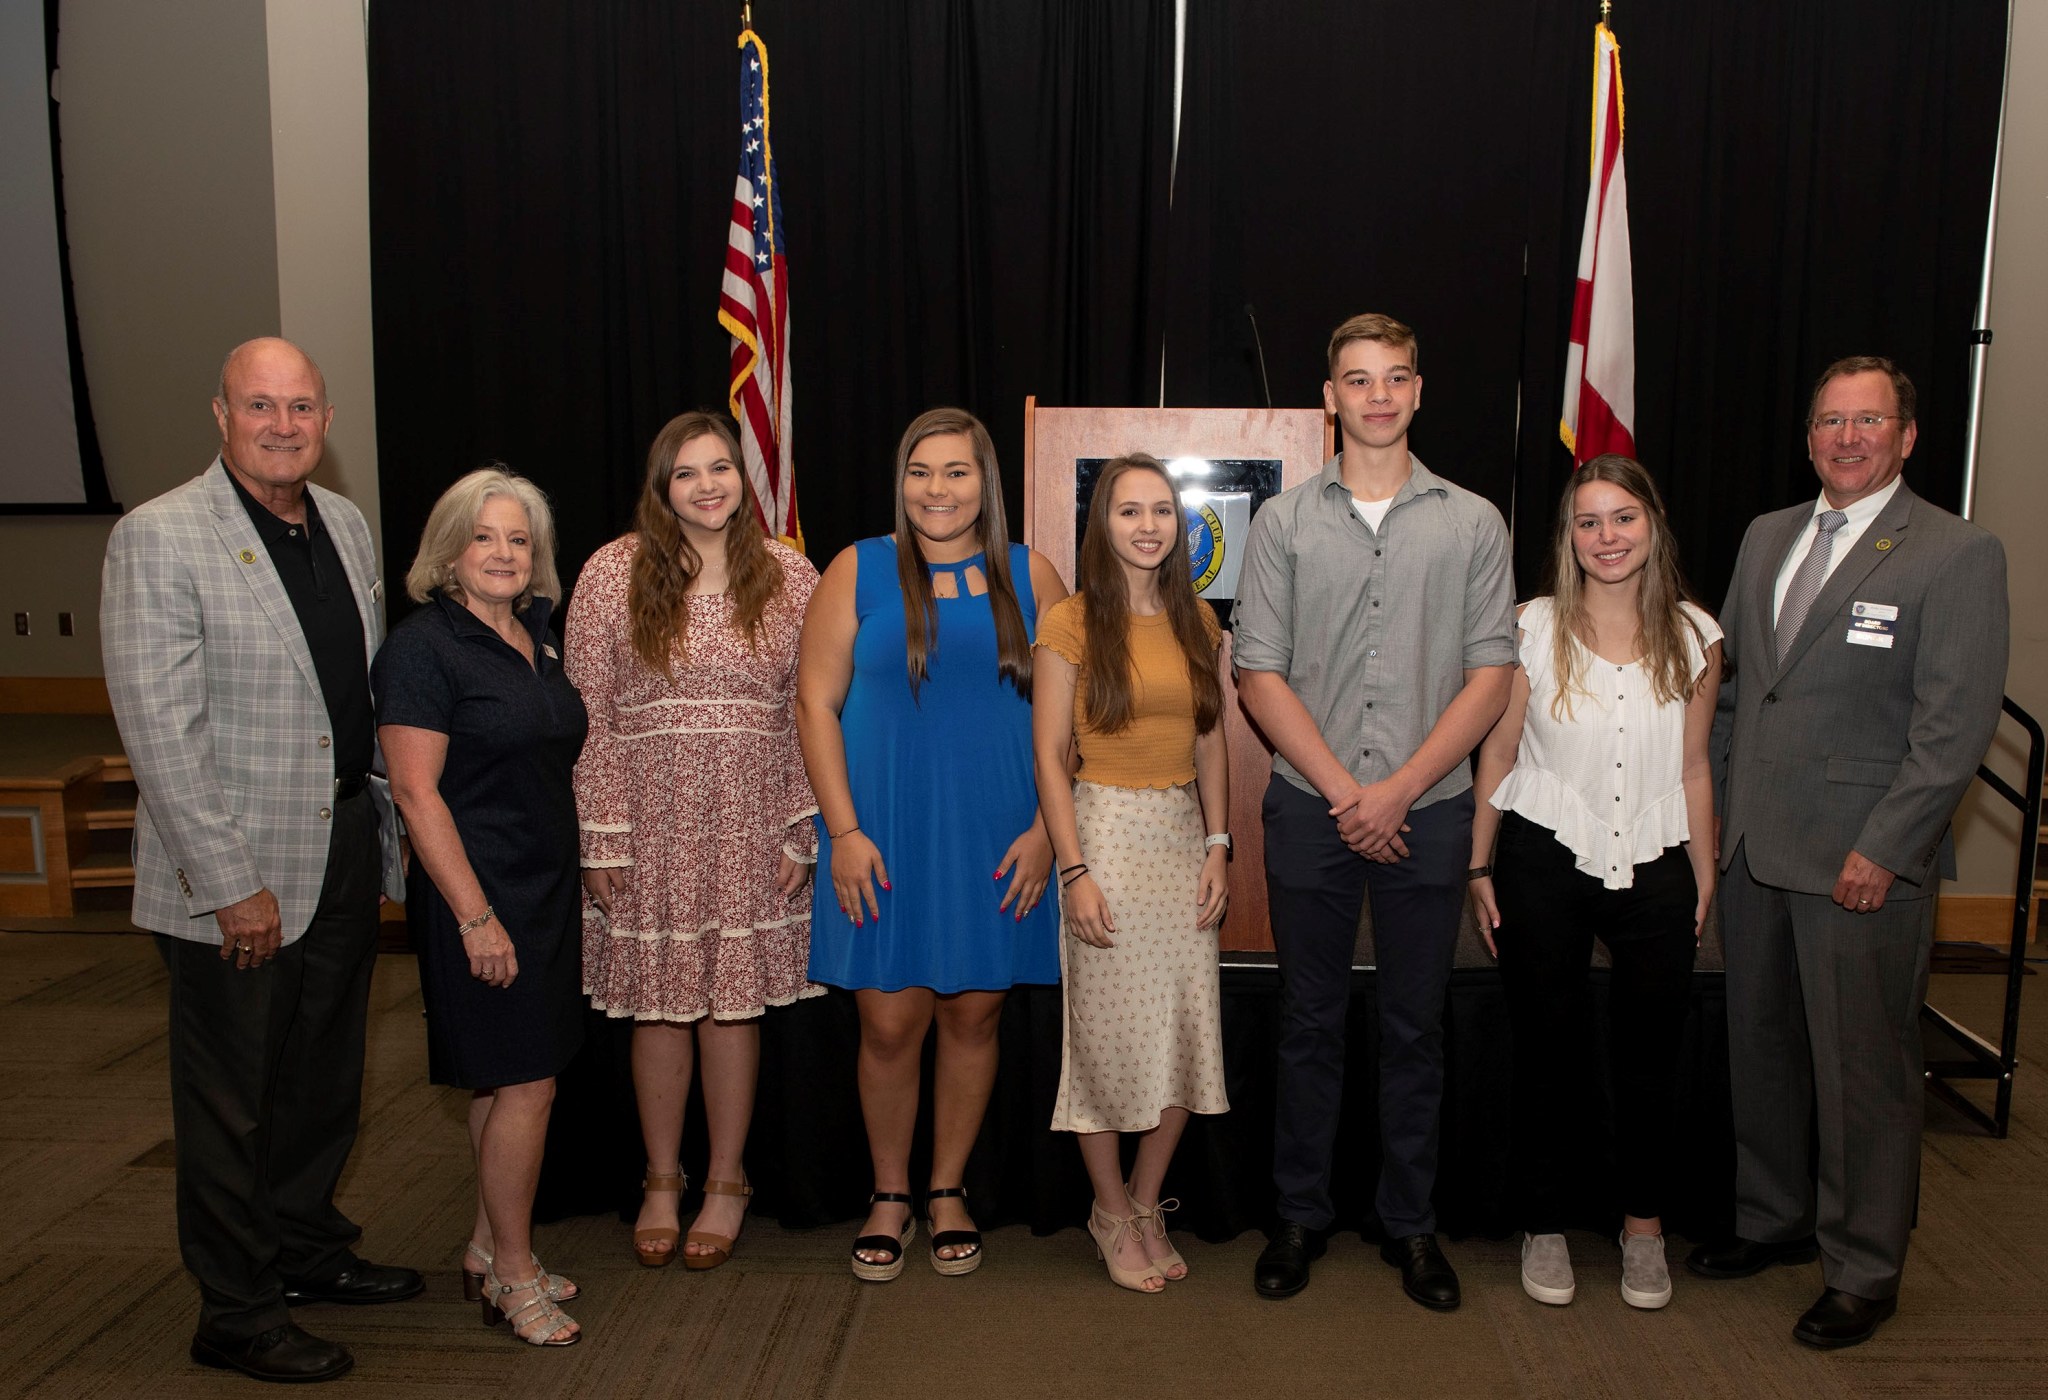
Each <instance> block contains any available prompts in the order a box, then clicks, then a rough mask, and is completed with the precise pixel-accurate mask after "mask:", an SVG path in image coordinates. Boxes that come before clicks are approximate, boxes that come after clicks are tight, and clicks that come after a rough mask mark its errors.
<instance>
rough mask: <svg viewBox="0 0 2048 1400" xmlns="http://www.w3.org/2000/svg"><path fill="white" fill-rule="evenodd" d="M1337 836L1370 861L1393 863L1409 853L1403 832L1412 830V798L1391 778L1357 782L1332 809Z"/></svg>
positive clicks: (1403, 858)
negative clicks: (1400, 789)
mask: <svg viewBox="0 0 2048 1400" xmlns="http://www.w3.org/2000/svg"><path fill="white" fill-rule="evenodd" d="M1330 815H1331V816H1333V817H1335V818H1336V819H1337V835H1338V836H1340V837H1342V838H1343V841H1344V844H1345V845H1347V846H1349V847H1350V848H1351V849H1352V850H1354V851H1356V852H1358V853H1359V854H1360V855H1362V856H1364V857H1365V858H1366V859H1367V860H1371V861H1378V862H1379V863H1380V864H1381V865H1391V864H1393V863H1394V862H1395V861H1397V860H1405V859H1407V856H1408V843H1407V842H1405V841H1403V840H1402V839H1401V834H1402V833H1403V832H1405V831H1407V830H1408V801H1407V799H1406V798H1404V797H1402V796H1401V794H1400V793H1399V792H1397V791H1395V789H1394V785H1393V783H1392V782H1391V781H1390V780H1386V779H1382V780H1381V781H1379V782H1377V783H1354V784H1352V787H1351V790H1350V791H1349V792H1348V793H1346V794H1344V795H1343V796H1342V797H1340V798H1338V799H1337V801H1336V802H1335V803H1334V804H1333V805H1332V806H1331V808H1330Z"/></svg>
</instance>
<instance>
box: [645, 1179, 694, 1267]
mask: <svg viewBox="0 0 2048 1400" xmlns="http://www.w3.org/2000/svg"><path fill="white" fill-rule="evenodd" d="M640 1189H641V1190H642V1191H673V1192H675V1193H676V1204H677V1206H681V1205H682V1203H683V1202H682V1196H683V1192H685V1191H687V1190H689V1189H690V1178H688V1177H687V1176H684V1175H683V1173H682V1171H681V1170H680V1169H678V1170H676V1171H672V1172H658V1171H656V1170H655V1169H654V1168H653V1167H652V1166H650V1167H648V1168H647V1175H646V1176H644V1177H642V1178H641V1179H640ZM681 1236H682V1232H681V1231H680V1230H672V1229H670V1228H669V1227H668V1226H666V1225H658V1226H656V1227H655V1228H654V1229H652V1230H635V1231H634V1232H633V1257H634V1258H635V1259H638V1260H639V1261H640V1263H641V1266H642V1267H643V1268H649V1269H666V1268H667V1267H668V1266H669V1265H670V1264H673V1263H674V1262H675V1259H676V1241H677V1240H678V1239H680V1238H681ZM657 1244H665V1245H667V1246H668V1248H667V1249H652V1248H649V1246H650V1245H657Z"/></svg>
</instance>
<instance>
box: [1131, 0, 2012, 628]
mask: <svg viewBox="0 0 2048 1400" xmlns="http://www.w3.org/2000/svg"><path fill="white" fill-rule="evenodd" d="M1597 13H1598V7H1597V6H1595V5H1591V4H1584V5H1581V4H1559V3H1554V0H1520V2H1519V3H1503V0H1487V2H1486V3H1477V0H1467V3H1447V4H1440V5H1430V6H1410V7H1387V6H1360V5H1355V4H1348V3H1342V0H1335V2H1334V3H1333V2H1331V0H1302V2H1301V3H1297V2H1296V0H1288V2H1287V3H1278V2H1277V0H1259V2H1258V3H1238V4H1232V5H1199V6H1190V7H1189V10H1188V25H1189V30H1188V36H1187V72H1186V79H1185V87H1184V91H1183V115H1182V122H1181V146H1180V161H1179V170H1178V172H1177V175H1176V182H1175V187H1174V203H1173V210H1172V218H1171V220H1170V224H1169V234H1168V241H1169V248H1170V273H1169V276H1168V298H1169V307H1170V310H1169V314H1168V318H1167V329H1166V359H1167V374H1166V388H1167V398H1168V401H1169V402H1172V403H1176V404H1187V405H1195V406H1209V407H1225V406H1233V405H1242V404H1256V403H1260V402H1262V401H1263V400H1262V397H1261V386H1260V382H1259V373H1258V367H1257V364H1256V362H1255V360H1254V357H1253V342H1252V334H1251V327H1250V323H1249V318H1248V317H1247V315H1246V311H1245V307H1246V304H1247V303H1250V304H1252V305H1253V306H1254V307H1255V308H1256V311H1257V315H1258V321H1259V327H1260V329H1261V331H1262V332H1263V334H1264V339H1265V345H1266V357H1267V362H1268V366H1269V369H1270V371H1271V376H1272V385H1273V397H1274V399H1275V401H1276V402H1280V403H1284V404H1292V405H1302V404H1314V403H1317V402H1319V401H1320V399H1319V394H1320V390H1321V385H1322V382H1323V380H1324V378H1325V377H1326V374H1325V369H1324V359H1323V353H1324V346H1325V345H1326V344H1327V342H1328V338H1329V332H1330V330H1331V328H1332V327H1334V326H1335V325H1336V323H1337V322H1338V321H1340V320H1341V319H1343V318H1344V317H1345V316H1347V315H1349V314H1351V313H1353V312H1356V311H1384V312H1388V313H1391V314H1393V315H1395V316H1398V317H1400V318H1401V319H1402V320H1404V321H1407V322H1408V323H1409V324H1410V325H1412V326H1414V327H1415V328H1416V331H1417V333H1418V335H1419V337H1420V339H1421V347H1422V354H1421V360H1422V364H1421V369H1422V375H1423V381H1424V391H1423V406H1422V410H1421V412H1420V413H1419V414H1418V415H1417V417H1416V420H1415V428H1414V432H1413V435H1412V441H1413V444H1414V447H1415V450H1416V452H1417V454H1418V455H1420V456H1421V457H1422V458H1423V460H1424V461H1426V462H1428V463H1430V465H1431V466H1432V467H1433V468H1434V469H1435V470H1438V471H1441V472H1443V473H1445V474H1446V475H1448V476H1450V477H1451V478H1452V479H1453V480H1455V481H1458V482H1460V483H1461V484H1463V485H1465V486H1468V487H1470V488H1472V489H1473V490H1475V491H1478V492H1480V493H1482V494H1484V495H1486V496H1488V497H1490V498H1491V499H1492V500H1493V501H1494V503H1495V504H1496V505H1498V506H1500V508H1501V509H1502V511H1503V512H1507V511H1510V510H1511V509H1512V511H1513V514H1514V521H1515V524H1516V527H1517V528H1516V532H1515V533H1516V577H1517V581H1518V584H1519V592H1520V595H1521V596H1524V597H1527V596H1530V595H1531V594H1533V593H1535V592H1537V591H1540V589H1541V583H1542V577H1543V575H1542V569H1543V564H1544V558H1545V555H1546V553H1547V550H1548V546H1549V538H1548V537H1549V533H1550V522H1551V519H1552V516H1553V513H1554V511H1555V508H1556V504H1557V499H1558V496H1559V495H1560V494H1561V492H1562V491H1563V489H1564V484H1565V481H1566V479H1567V477H1568V475H1569V472H1570V467H1571V459H1570V456H1569V454H1568V453H1567V452H1566V451H1565V449H1564V447H1563V446H1562V445H1561V444H1560V443H1559V441H1558V436H1557V422H1558V410H1559V407H1560V404H1561V401H1562V394H1563V379H1564V360H1565V337H1566V334H1567V332H1568V331H1569V328H1570V324H1571V308H1572V295H1573V285H1574V281H1575V278H1576V275H1577V267H1578V255H1579V237H1580V232H1581V228H1582V225H1583V221H1584V216H1585V198H1586V179H1587V150H1588V139H1589V130H1588V129H1589V125H1590V119H1591V106H1592V104H1591V91H1592V86H1591V85H1592V60H1593V33H1592V31H1593V23H1594V18H1595V16H1596V15H1597ZM2005 23H2006V16H2005V6H2004V5H2003V4H2002V3H1996V2H1995V0H1961V3H1956V4H1952V5H1925V4H1917V3H1908V2H1907V0H1883V2H1882V3H1874V2H1873V0H1820V2H1817V3H1806V4H1798V5H1785V4H1782V3H1769V2H1768V0H1723V2H1722V3H1717V4H1712V5H1689V6H1688V5H1679V6H1673V5H1634V4H1626V3H1624V4H1620V5H1617V6H1616V7H1615V15H1614V18H1613V20H1612V24H1613V27H1614V28H1615V31H1616V33H1617V34H1618V36H1619V38H1620V41H1621V50H1622V73H1623V82H1624V86H1625V91H1626V98H1627V101H1626V115H1627V137H1626V142H1627V144H1626V151H1627V156H1628V176H1629V215H1630V235H1631V240H1632V243H1633V254H1634V261H1635V303H1636V347H1637V358H1636V406H1637V407H1636V446H1637V453H1638V455H1639V456H1640V457H1641V459H1642V460H1643V462H1644V464H1645V465H1646V466H1648V467H1649V468H1650V469H1651V471H1652V473H1653V474H1654V475H1655V476H1656V477H1657V479H1658V482H1659V484H1660V486H1662V487H1663V488H1664V489H1665V491H1666V492H1667V496H1668V505H1669V507H1670V510H1671V515H1672V520H1673V526H1674V531H1675V533H1676V534H1677V536H1678V539H1679V544H1680V548H1681V554H1682V557H1683V558H1684V560H1685V563H1686V565H1687V569H1688V572H1689V574H1690V576H1691V578H1692V580H1693V582H1694V584H1695V586H1696V587H1697V588H1698V589H1699V591H1700V593H1701V594H1702V596H1703V598H1705V599H1706V601H1707V602H1708V603H1709V605H1710V606H1713V607H1718V606H1719V604H1720V601H1721V596H1722V593H1723V592H1724V591H1725V588H1726V583H1727V578H1728V575H1729V572H1730V571H1731V570H1732V569H1733V567H1734V563H1735V553H1736V549H1737V547H1738V546H1739V545H1740V544H1741V541H1742V533H1743V529H1744V527H1745V526H1746V525H1747V524H1748V522H1749V520H1750V519H1751V518H1752V517H1754V516H1755V515H1757V514H1759V513H1761V512H1763V511H1765V510H1772V509H1776V508H1777V507H1779V506H1783V505H1789V504H1791V503H1793V502H1795V501H1798V500H1802V499H1808V498H1810V497H1812V495H1813V494H1814V492H1815V491H1816V490H1817V489H1818V487H1817V484H1816V482H1815V480H1814V476H1813V470H1812V467H1811V465H1810V464H1809V463H1808V462H1807V461H1806V457H1805V451H1804V432H1803V429H1802V427H1801V423H1802V420H1803V419H1804V417H1805V410H1806V403H1807V395H1808V391H1809V389H1810V387H1811V385H1812V382H1813V379H1814V377H1815V376H1816V375H1817V374H1818V372H1819V371H1820V370H1821V369H1822V368H1823V367H1825V366H1826V365H1827V364H1828V363H1829V362H1831V361H1833V360H1835V359H1838V358H1840V357H1841V356H1844V355H1856V354H1886V355H1891V356H1892V357H1893V358H1895V359H1896V360H1898V361H1899V363H1900V364H1901V365H1902V367H1903V368H1904V369H1905V370H1906V372H1907V373H1908V374H1910V375H1911V376H1912V377H1913V380H1914V383H1915V384H1916V385H1917V386H1918V387H1919V389H1920V402H1921V419H1922V422H1921V434H1920V441H1919V447H1918V450H1917V451H1916V452H1915V454H1914V458H1913V461H1912V463H1911V465H1910V466H1909V468H1908V471H1909V474H1910V475H1911V478H1912V481H1913V485H1914V489H1915V490H1917V491H1919V492H1920V493H1921V494H1923V495H1925V496H1927V497H1928V498H1929V499H1931V500H1933V501H1935V502H1936V503H1938V504H1941V505H1944V506H1947V507H1949V508H1951V509H1953V508H1954V507H1955V505H1956V503H1957V501H1958V500H1959V499H1960V496H1961V484H1962V447H1963V441H1964V435H1965V429H1966V421H1965V420H1966V415H1967V412H1968V355H1969V332H1970V329H1971V327H1972V324H1973V318H1974V315H1975V311H1976V303H1977V290H1978V279H1979V277H1980V275H1981V272H1982V268H1983V253H1984V228H1985V219H1986V215H1987V212H1988V209H1989V201H1990V192H1991V165H1992V152H1993V146H1994V143H1995V139H1996V134H1997V125H1998V103H1999V92H2000V88H2001V86H2002V72H2003V62H2004V52H2005ZM1525 267H1526V269H1527V272H1526V275H1525V273H1524V268H1525ZM1518 420H1519V427H1518V426H1517V423H1518Z"/></svg>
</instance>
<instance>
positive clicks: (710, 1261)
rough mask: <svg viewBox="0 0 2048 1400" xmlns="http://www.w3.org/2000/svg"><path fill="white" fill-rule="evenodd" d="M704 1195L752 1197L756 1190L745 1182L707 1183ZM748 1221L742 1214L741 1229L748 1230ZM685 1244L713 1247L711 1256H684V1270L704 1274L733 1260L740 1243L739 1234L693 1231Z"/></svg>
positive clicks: (684, 1238) (686, 1237)
mask: <svg viewBox="0 0 2048 1400" xmlns="http://www.w3.org/2000/svg"><path fill="white" fill-rule="evenodd" d="M704 1194H705V1195H707V1196H751V1195H753V1194H754V1188H753V1187H751V1186H749V1185H748V1184H747V1183H746V1182H744V1181H706V1182H705V1183H704ZM746 1219H747V1217H746V1213H745V1211H742V1212H741V1213H740V1228H741V1229H745V1228H746ZM683 1243H684V1244H708V1245H710V1246H711V1252H710V1253H709V1254H685V1255H684V1256H683V1267H684V1268H686V1269H695V1270H697V1271H699V1272H702V1271H703V1270H705V1269H715V1268H717V1267H718V1266H719V1265H720V1264H723V1263H724V1262H725V1261H726V1260H728V1259H730V1258H732V1249H733V1246H734V1245H735V1244H737V1243H739V1235H738V1234H737V1233H734V1234H731V1235H714V1234H712V1233H711V1232H710V1231H709V1230H692V1231H690V1233H689V1234H687V1235H685V1236H683Z"/></svg>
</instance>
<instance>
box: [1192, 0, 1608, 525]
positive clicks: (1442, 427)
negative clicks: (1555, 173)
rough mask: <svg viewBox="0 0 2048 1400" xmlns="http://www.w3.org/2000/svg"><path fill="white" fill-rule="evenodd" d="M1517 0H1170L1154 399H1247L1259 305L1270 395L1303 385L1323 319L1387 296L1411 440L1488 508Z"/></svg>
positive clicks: (1506, 476) (1258, 386)
mask: <svg viewBox="0 0 2048 1400" xmlns="http://www.w3.org/2000/svg"><path fill="white" fill-rule="evenodd" d="M1533 8H1534V7H1533V6H1532V5H1519V6H1518V5H1505V4H1498V3H1491V4H1485V5H1409V6H1400V5H1396V6H1388V5H1359V4H1355V3H1348V2H1347V0H1308V3H1304V4H1297V3H1294V0H1287V3H1284V4H1283V3H1277V0H1258V3H1245V4H1228V5H1190V6H1189V7H1188V20H1187V22H1188V29H1187V60H1186V73H1185V77H1184V80H1183V86H1182V114H1181V134H1180V156H1179V166H1178V169H1177V171H1176V172H1175V176H1174V193H1173V217H1172V220H1171V223H1170V227H1169V235H1168V241H1169V244H1170V247H1171V268H1172V271H1171V278H1170V298H1169V307H1170V310H1169V313H1168V319H1167V329H1166V398H1167V402H1168V403H1169V404H1174V405H1178V406H1185V407H1191V408H1204V407H1235V406H1240V405H1245V404H1261V403H1263V402H1264V401H1265V399H1264V386H1263V384H1262V382H1261V379H1260V374H1259V366H1258V362H1257V354H1256V346H1255V343H1254V339H1253V334H1252V320H1253V318H1254V316H1256V319H1257V323H1258V329H1259V332H1260V333H1261V337H1262V338H1263V340H1264V343H1265V359H1266V369H1267V372H1268V375H1269V377H1270V379H1271V384H1272V394H1273V402H1274V403H1275V404H1276V405H1278V406H1281V407H1302V406H1320V405H1321V403H1322V387H1323V381H1324V380H1326V379H1327V378H1329V374H1328V369H1327V361H1326V358H1325V351H1326V349H1327V347H1328V344H1329V338H1330V332H1331V330H1332V329H1334V328H1335V326H1336V325H1337V323H1338V322H1339V321H1341V320H1343V319H1344V318H1345V317H1346V316H1349V315H1352V314H1354V313H1356V312H1360V311H1379V312H1385V313H1387V314H1388V315H1392V316H1395V317H1397V318H1398V319H1400V320H1402V321H1405V322H1407V323H1408V324H1409V325H1410V326H1413V327H1414V328H1415V331H1416V335H1417V338H1418V340H1419V342H1420V349H1421V363H1420V366H1419V368H1420V369H1421V371H1422V378H1423V395H1422V409H1421V412H1420V413H1418V414H1417V415H1416V419H1415V426H1414V429H1413V432H1412V435H1411V438H1410V441H1411V443H1412V445H1413V447H1414V449H1415V451H1416V453H1417V455H1419V456H1420V457H1421V458H1422V459H1423V461H1425V462H1426V463H1428V464H1429V466H1430V468H1431V470H1433V471H1437V472H1441V473H1442V474H1443V475H1445V476H1447V477H1449V478H1450V479H1451V480H1453V481H1456V482H1457V483H1458V484H1459V485H1461V486H1465V487H1468V488H1470V489H1471V490H1474V491H1477V492H1479V493H1480V494H1482V495H1485V496H1487V497H1489V498H1490V499H1492V500H1493V501H1494V503H1495V504H1496V505H1498V506H1500V507H1501V509H1502V511H1503V512H1505V511H1506V510H1507V507H1508V501H1509V494H1510V491H1511V487H1512V482H1513V454H1514V442H1515V413H1516V383H1517V380H1518V378H1519V367H1520V358H1521V353H1522V327H1521V300H1522V246H1523V242H1524V214H1525V201H1524V196H1523V190H1524V185H1525V182H1526V178H1527V175H1526V171H1527V151H1526V150H1525V147H1524V136H1523V133H1522V131H1521V122H1522V113H1523V110H1524V109H1525V108H1526V106H1527V105H1528V94H1529V91H1530V89H1531V86H1532V84H1535V83H1538V82H1541V81H1543V79H1544V75H1542V74H1540V73H1537V72H1534V71H1532V70H1531V69H1530V67H1529V64H1528V56H1527V54H1526V52H1525V48H1526V31H1527V29H1528V26H1529V23H1530V21H1529V19H1528V17H1527V16H1528V13H1529V12H1531V11H1533ZM1582 188H1583V187H1582ZM1248 307H1249V308H1250V310H1249V311H1248V310H1247V308H1248Z"/></svg>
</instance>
